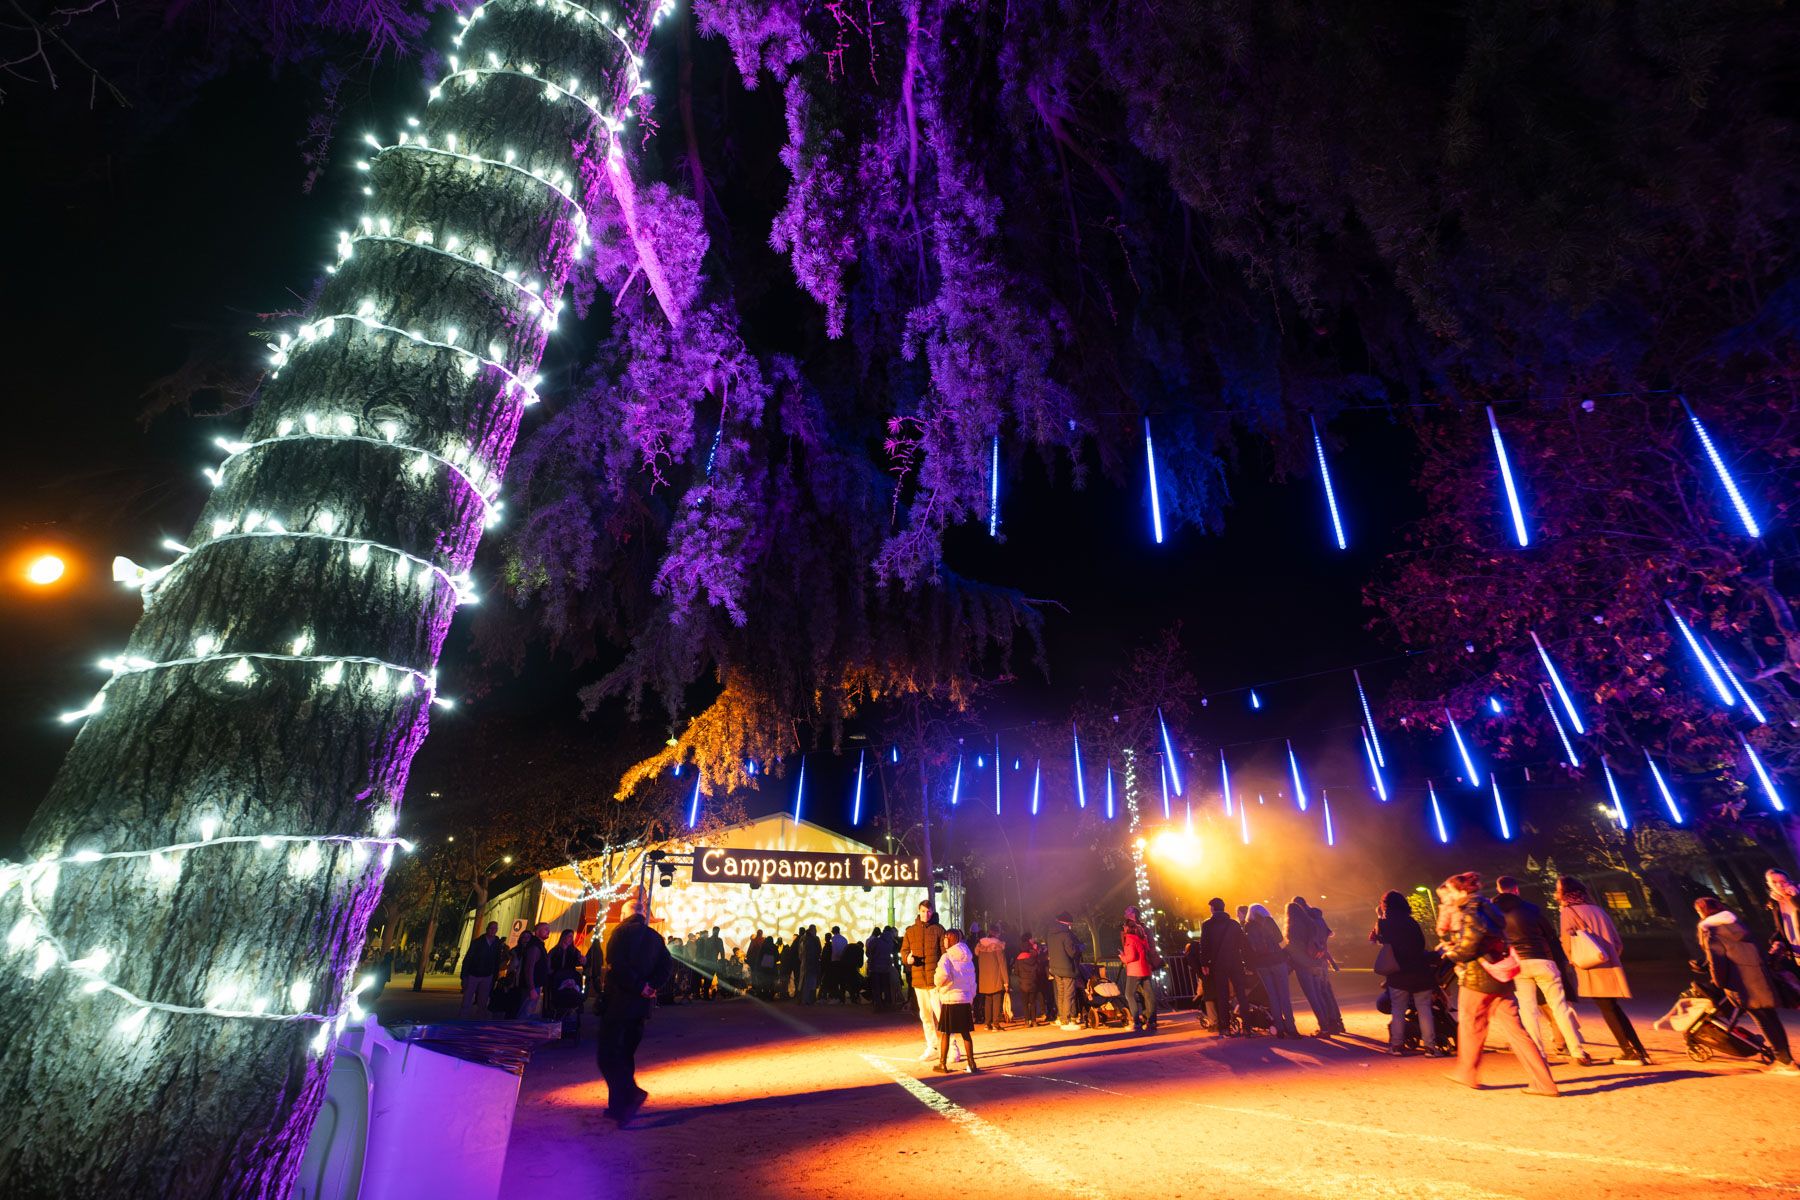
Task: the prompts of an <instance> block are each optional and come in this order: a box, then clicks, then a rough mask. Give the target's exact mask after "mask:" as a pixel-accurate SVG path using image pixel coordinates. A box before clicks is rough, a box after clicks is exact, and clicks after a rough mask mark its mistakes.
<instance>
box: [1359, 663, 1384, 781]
mask: <svg viewBox="0 0 1800 1200" xmlns="http://www.w3.org/2000/svg"><path fill="white" fill-rule="evenodd" d="M1350 677H1351V678H1352V679H1354V680H1356V698H1357V699H1358V700H1361V701H1362V710H1363V720H1364V721H1365V722H1366V724H1365V725H1364V726H1363V736H1365V737H1366V738H1368V739H1369V745H1370V746H1372V747H1374V749H1375V765H1376V766H1378V767H1382V768H1386V766H1387V756H1386V755H1385V754H1383V753H1382V752H1381V734H1380V733H1379V732H1377V731H1376V729H1375V714H1374V713H1373V712H1371V711H1370V710H1369V693H1367V692H1365V691H1364V690H1363V681H1362V672H1361V671H1358V670H1354V669H1352V670H1351V672H1350Z"/></svg>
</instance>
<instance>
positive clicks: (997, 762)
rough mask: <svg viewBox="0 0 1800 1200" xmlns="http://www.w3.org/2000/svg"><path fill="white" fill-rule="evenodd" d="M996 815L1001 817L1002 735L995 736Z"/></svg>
mask: <svg viewBox="0 0 1800 1200" xmlns="http://www.w3.org/2000/svg"><path fill="white" fill-rule="evenodd" d="M994 815H995V816H996V817H997V816H999V815H1000V735H999V734H995V735H994Z"/></svg>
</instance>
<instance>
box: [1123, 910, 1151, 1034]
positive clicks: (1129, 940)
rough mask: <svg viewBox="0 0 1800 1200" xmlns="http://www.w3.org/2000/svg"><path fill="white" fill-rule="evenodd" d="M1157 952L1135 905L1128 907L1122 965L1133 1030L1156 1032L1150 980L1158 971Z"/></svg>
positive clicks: (1135, 1031) (1126, 1002)
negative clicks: (1151, 943)
mask: <svg viewBox="0 0 1800 1200" xmlns="http://www.w3.org/2000/svg"><path fill="white" fill-rule="evenodd" d="M1155 955H1156V951H1155V950H1154V949H1153V948H1152V947H1151V945H1150V934H1149V933H1148V932H1147V931H1146V930H1145V929H1144V926H1143V924H1142V922H1140V921H1139V920H1138V912H1137V909H1135V908H1128V909H1126V910H1125V924H1124V925H1123V926H1122V927H1121V928H1120V930H1119V965H1120V966H1122V967H1123V968H1124V969H1125V978H1124V979H1123V980H1121V981H1120V982H1121V983H1122V984H1123V985H1124V991H1125V997H1124V999H1125V1006H1126V1008H1127V1010H1128V1011H1129V1012H1130V1013H1131V1031H1132V1032H1133V1033H1143V1032H1145V1031H1146V1030H1148V1031H1149V1032H1150V1033H1155V1032H1156V986H1155V984H1154V983H1153V982H1152V981H1151V978H1150V977H1151V974H1152V973H1153V972H1154V971H1155V969H1156V967H1155V962H1156V959H1155Z"/></svg>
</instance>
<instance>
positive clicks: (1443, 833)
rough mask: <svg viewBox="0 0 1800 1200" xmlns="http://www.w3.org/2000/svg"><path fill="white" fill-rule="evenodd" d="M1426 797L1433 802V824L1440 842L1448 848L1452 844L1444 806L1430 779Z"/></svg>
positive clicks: (1426, 786)
mask: <svg viewBox="0 0 1800 1200" xmlns="http://www.w3.org/2000/svg"><path fill="white" fill-rule="evenodd" d="M1425 795H1426V796H1427V798H1429V799H1430V801H1431V822H1432V824H1434V825H1436V826H1437V839H1438V842H1439V844H1440V845H1445V846H1448V845H1449V844H1450V830H1449V829H1448V828H1446V827H1445V825H1444V806H1443V805H1441V804H1439V803H1438V794H1437V788H1435V787H1433V786H1432V785H1431V780H1429V779H1427V780H1426V781H1425Z"/></svg>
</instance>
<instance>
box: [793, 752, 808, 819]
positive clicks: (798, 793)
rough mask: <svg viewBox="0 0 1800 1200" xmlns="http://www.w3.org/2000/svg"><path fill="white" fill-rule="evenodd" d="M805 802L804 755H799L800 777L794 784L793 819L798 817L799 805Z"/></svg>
mask: <svg viewBox="0 0 1800 1200" xmlns="http://www.w3.org/2000/svg"><path fill="white" fill-rule="evenodd" d="M804 803H806V755H804V754H802V755H801V756H800V778H799V779H798V781H796V783H795V785H794V820H796V821H798V820H799V819H800V806H801V805H802V804H804Z"/></svg>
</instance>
